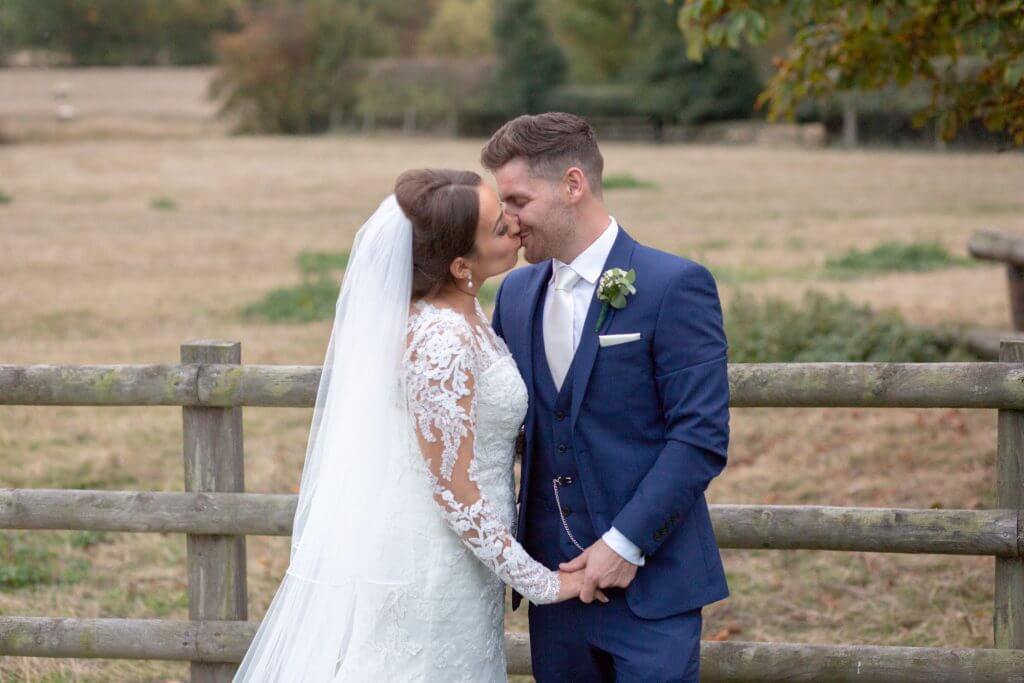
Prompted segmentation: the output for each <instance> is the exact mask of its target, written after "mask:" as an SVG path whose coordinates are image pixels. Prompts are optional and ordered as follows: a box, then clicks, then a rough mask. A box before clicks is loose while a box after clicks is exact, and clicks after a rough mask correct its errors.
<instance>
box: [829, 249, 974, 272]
mask: <svg viewBox="0 0 1024 683" xmlns="http://www.w3.org/2000/svg"><path fill="white" fill-rule="evenodd" d="M976 264H977V261H974V260H972V259H969V258H964V257H961V256H954V255H953V254H950V253H949V251H948V250H947V249H946V248H945V247H944V246H942V245H941V244H940V243H938V242H883V243H881V244H879V245H878V246H875V247H873V248H871V249H868V250H865V251H861V250H859V249H850V250H848V251H847V252H845V253H844V254H842V255H840V256H836V257H830V258H829V259H828V260H827V261H826V262H825V274H826V275H827V276H829V277H832V278H837V279H848V278H855V277H863V276H866V275H874V274H877V273H895V272H908V271H909V272H924V271H929V270H940V269H943V268H952V267H956V266H967V265H976Z"/></svg>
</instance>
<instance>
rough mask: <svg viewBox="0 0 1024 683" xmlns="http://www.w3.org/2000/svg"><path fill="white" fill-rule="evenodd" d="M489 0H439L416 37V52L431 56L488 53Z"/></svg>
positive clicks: (490, 47) (492, 8)
mask: <svg viewBox="0 0 1024 683" xmlns="http://www.w3.org/2000/svg"><path fill="white" fill-rule="evenodd" d="M493 12H494V3H493V2H492V0H443V2H442V3H441V5H440V6H439V7H438V8H437V12H436V13H435V14H434V16H433V17H432V18H431V19H430V23H429V24H428V25H427V28H426V29H425V30H424V31H423V34H422V35H421V36H420V44H419V52H420V53H421V54H424V55H430V56H433V57H480V56H483V55H488V54H491V52H492V50H493V41H492V40H491V32H490V30H489V28H490V26H491V17H492V16H493Z"/></svg>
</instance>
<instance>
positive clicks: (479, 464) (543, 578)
mask: <svg viewBox="0 0 1024 683" xmlns="http://www.w3.org/2000/svg"><path fill="white" fill-rule="evenodd" d="M419 310H420V312H419V314H418V315H410V324H409V345H408V348H407V351H406V355H405V358H404V359H403V363H404V369H405V372H404V373H403V374H404V378H405V382H406V395H407V398H408V401H409V409H410V413H411V415H412V416H413V420H414V422H415V429H416V432H417V434H416V436H417V437H418V441H419V445H420V452H421V456H422V460H421V464H423V465H425V467H422V468H421V469H423V470H425V473H426V474H427V479H428V481H429V483H430V486H431V491H432V493H433V497H434V500H435V501H436V502H437V504H438V506H439V507H440V509H441V512H442V513H443V516H444V519H445V522H446V523H447V524H448V526H449V527H450V528H451V529H452V530H453V531H454V532H455V533H456V534H457V535H458V536H459V538H460V540H461V541H462V543H463V544H464V545H465V546H466V547H467V548H468V549H469V550H470V551H471V552H472V553H473V554H474V555H475V556H476V557H477V559H478V560H479V561H480V562H482V563H483V564H484V565H485V566H486V567H488V568H489V569H490V570H491V571H492V572H494V574H495V575H497V576H498V577H499V578H500V579H501V580H502V581H503V582H505V583H506V584H508V585H509V586H511V587H512V588H514V589H515V590H516V591H518V592H519V593H521V594H522V595H523V596H524V597H526V598H527V599H528V600H530V601H531V602H533V603H534V604H546V603H550V602H554V601H555V600H556V599H557V597H558V591H559V578H558V573H557V572H555V571H552V570H550V569H548V568H547V567H545V566H544V565H542V564H540V563H539V562H537V561H536V560H534V559H533V558H532V557H530V555H529V554H528V553H527V552H526V551H525V550H524V549H523V547H522V546H521V545H520V544H519V542H518V541H516V539H515V537H514V536H513V535H512V534H511V533H510V532H509V524H508V523H506V522H505V521H503V518H502V515H501V514H500V512H499V509H498V508H495V506H494V505H493V504H492V502H491V501H490V500H488V496H487V495H486V492H487V486H485V485H483V483H484V482H487V483H490V482H494V484H495V487H496V488H497V487H499V486H502V485H504V487H505V488H511V486H510V484H511V481H510V477H511V468H512V450H513V448H514V440H515V436H516V434H517V433H518V425H519V423H520V421H521V419H522V414H521V412H515V413H512V414H511V415H507V414H502V413H501V412H500V411H497V410H495V408H496V407H497V406H500V405H501V404H502V400H501V399H502V398H506V399H508V398H509V397H508V396H503V395H502V393H503V392H511V391H513V389H512V388H511V387H512V386H513V385H512V384H511V383H510V382H509V378H507V377H506V378H505V379H503V380H500V381H499V380H498V378H497V377H495V378H494V381H493V383H492V382H489V381H488V380H489V377H488V373H490V372H491V370H492V369H493V370H494V373H495V375H498V374H499V373H514V379H515V380H516V381H517V382H518V385H520V386H521V385H522V379H521V378H520V377H519V376H518V371H517V370H516V369H515V363H514V362H513V361H512V359H511V356H510V354H509V353H508V349H507V347H505V346H504V343H503V342H502V341H501V339H500V338H498V337H497V335H495V334H494V332H493V330H491V329H490V328H489V326H484V327H483V328H481V327H477V326H475V325H473V324H472V323H470V322H469V321H468V320H467V319H466V318H465V317H463V316H462V315H461V314H459V313H457V312H456V311H453V310H451V309H444V308H437V307H434V306H431V305H429V304H425V303H424V302H420V307H419ZM521 391H522V392H523V395H522V396H519V397H517V398H518V399H519V400H518V401H511V404H512V405H517V404H522V405H521V406H520V408H521V409H522V410H525V387H522V389H521ZM491 394H494V395H491ZM482 405H486V406H487V408H488V410H487V421H486V422H482V421H481V418H482V416H481V415H480V411H479V408H480V407H481V406H482ZM505 412H506V413H507V412H508V409H506V410H505ZM478 436H479V438H478ZM509 502H511V501H509ZM514 512H515V508H514V503H512V504H511V511H506V514H505V515H504V516H505V517H508V518H509V519H508V522H512V519H513V518H514Z"/></svg>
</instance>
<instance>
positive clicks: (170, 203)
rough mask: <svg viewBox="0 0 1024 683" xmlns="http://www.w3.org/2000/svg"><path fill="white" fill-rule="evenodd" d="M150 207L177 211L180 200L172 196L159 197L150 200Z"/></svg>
mask: <svg viewBox="0 0 1024 683" xmlns="http://www.w3.org/2000/svg"><path fill="white" fill-rule="evenodd" d="M149 208H151V209H156V210H157V211H176V210H177V209H178V202H176V201H174V200H173V199H171V198H170V197H157V198H156V199H153V200H152V201H150V202H149Z"/></svg>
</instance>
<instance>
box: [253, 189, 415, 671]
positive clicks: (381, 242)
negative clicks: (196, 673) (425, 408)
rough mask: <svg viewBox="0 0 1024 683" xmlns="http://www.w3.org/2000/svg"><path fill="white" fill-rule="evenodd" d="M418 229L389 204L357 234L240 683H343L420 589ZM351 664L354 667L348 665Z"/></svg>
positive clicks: (392, 198) (395, 205) (388, 200)
mask: <svg viewBox="0 0 1024 683" xmlns="http://www.w3.org/2000/svg"><path fill="white" fill-rule="evenodd" d="M411 290H412V226H411V224H410V222H409V220H408V218H407V217H406V216H405V214H404V213H403V212H402V210H401V208H400V207H399V205H398V202H397V200H396V198H395V196H394V195H393V194H392V195H390V196H388V197H387V198H386V199H385V200H384V201H383V202H382V203H381V204H380V206H379V207H378V208H377V210H376V211H375V212H374V214H373V215H372V216H371V217H370V218H369V219H368V220H367V221H366V223H364V224H363V226H362V227H361V228H360V230H359V232H358V233H357V234H356V238H355V241H354V243H353V247H352V251H351V254H350V257H349V263H348V267H347V269H346V272H345V276H344V280H343V283H342V285H341V291H340V294H339V295H338V300H337V305H336V308H335V317H334V326H333V328H332V329H331V337H330V340H329V342H328V345H327V353H326V356H325V357H324V364H323V374H322V375H321V377H320V384H319V387H318V389H317V395H316V405H315V407H314V410H313V418H312V424H311V427H310V432H309V441H308V443H307V446H306V460H305V464H304V466H303V470H302V480H301V483H300V487H299V499H298V507H297V509H296V511H295V519H294V524H293V527H292V544H291V559H290V563H289V566H288V569H287V572H286V573H285V576H284V579H283V580H282V582H281V585H280V586H279V588H278V590H277V593H276V594H275V595H274V598H273V600H272V601H271V604H270V606H269V607H268V609H267V613H266V616H265V617H264V619H263V621H262V622H261V624H260V626H259V629H258V630H257V632H256V635H255V637H254V638H253V641H252V643H251V645H250V646H249V649H248V651H247V652H246V654H245V657H244V659H243V660H242V662H241V665H240V666H239V669H238V672H237V674H236V675H235V678H234V679H233V680H235V681H288V682H300V681H308V682H310V683H324V682H325V681H335V680H342V679H346V678H347V676H346V669H348V668H349V666H350V663H349V662H347V661H346V654H350V655H354V654H355V653H357V652H359V651H360V650H361V649H362V648H363V647H364V646H365V645H366V644H367V643H368V642H370V641H372V639H374V638H379V637H380V634H379V628H380V624H379V623H378V622H379V621H380V617H381V616H382V614H383V613H384V612H385V610H386V608H387V606H388V605H389V604H393V601H394V599H395V597H396V595H397V594H398V593H399V592H400V591H401V590H402V587H403V586H406V585H408V584H409V583H410V582H411V581H412V579H413V576H412V568H413V563H412V561H411V559H412V557H411V553H413V552H414V543H413V542H411V541H413V540H414V539H411V538H410V533H412V532H411V529H412V527H413V525H409V524H407V523H406V522H407V521H409V515H410V514H412V512H411V503H412V501H413V500H414V499H416V498H417V496H422V495H423V494H422V491H421V490H420V489H422V487H423V485H422V482H420V481H418V480H417V479H416V478H415V474H414V472H413V470H412V469H411V468H410V467H408V460H407V458H408V457H409V456H408V453H409V450H408V448H409V445H410V444H409V435H410V431H409V423H408V421H407V420H408V411H407V410H406V407H405V406H406V403H405V397H404V392H403V390H402V377H401V360H402V354H403V352H404V349H405V341H406V325H407V322H408V315H409V302H410V293H411ZM348 659H350V660H351V659H352V657H349V658H348Z"/></svg>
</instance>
